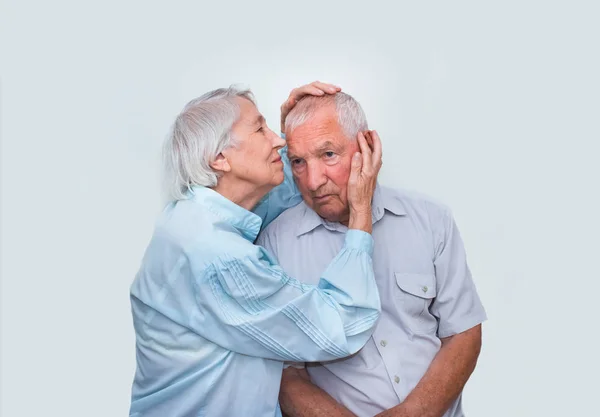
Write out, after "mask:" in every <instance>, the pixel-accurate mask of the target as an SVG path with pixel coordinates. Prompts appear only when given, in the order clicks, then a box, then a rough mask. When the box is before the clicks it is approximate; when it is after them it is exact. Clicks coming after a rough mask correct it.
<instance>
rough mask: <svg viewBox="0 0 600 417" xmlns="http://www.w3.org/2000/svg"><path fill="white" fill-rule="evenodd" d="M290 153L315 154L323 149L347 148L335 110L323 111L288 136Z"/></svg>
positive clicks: (346, 141)
mask: <svg viewBox="0 0 600 417" xmlns="http://www.w3.org/2000/svg"><path fill="white" fill-rule="evenodd" d="M287 144H288V149H289V152H290V153H314V152H318V151H320V150H321V149H322V148H323V147H335V148H342V149H343V148H346V147H347V146H349V145H350V144H351V141H350V140H348V138H347V137H346V135H345V133H344V131H343V129H342V127H341V126H340V124H339V122H338V118H337V114H336V113H335V111H334V110H331V111H329V110H327V109H323V111H319V112H317V113H316V114H315V115H314V116H312V117H310V118H309V119H308V120H306V121H305V122H304V123H302V124H301V125H300V126H298V127H296V128H295V129H294V130H293V131H292V132H290V133H289V134H288V136H287Z"/></svg>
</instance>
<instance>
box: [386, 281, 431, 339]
mask: <svg viewBox="0 0 600 417" xmlns="http://www.w3.org/2000/svg"><path fill="white" fill-rule="evenodd" d="M394 276H395V279H396V284H397V285H398V291H397V292H396V296H397V299H398V305H399V307H400V310H401V311H402V316H403V317H405V319H406V320H405V321H406V324H407V326H408V327H409V328H410V330H411V331H412V332H413V333H414V334H424V333H433V332H435V331H436V330H437V326H438V323H437V320H436V318H435V317H434V316H433V315H431V313H430V312H429V306H430V305H431V303H432V301H433V299H434V298H435V296H436V295H437V288H436V279H435V275H434V274H414V273H405V272H395V273H394Z"/></svg>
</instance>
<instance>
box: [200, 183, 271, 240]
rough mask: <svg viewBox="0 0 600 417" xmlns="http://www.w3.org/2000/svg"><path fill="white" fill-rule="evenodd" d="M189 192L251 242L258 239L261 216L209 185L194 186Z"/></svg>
mask: <svg viewBox="0 0 600 417" xmlns="http://www.w3.org/2000/svg"><path fill="white" fill-rule="evenodd" d="M188 193H189V195H190V199H191V200H193V201H194V202H196V203H199V204H201V205H202V206H203V207H205V208H206V209H208V210H209V211H210V212H211V213H213V214H214V215H216V216H217V217H219V218H220V219H222V220H223V221H225V222H226V223H228V224H230V225H231V226H233V227H234V228H235V229H236V230H238V231H239V232H240V233H241V234H242V235H243V236H244V238H246V239H247V240H249V241H251V242H254V240H256V236H258V232H259V230H260V226H261V224H262V219H261V218H260V217H259V216H257V215H256V214H254V213H252V212H251V211H248V210H246V209H245V208H243V207H241V206H238V205H237V204H235V203H234V202H233V201H231V200H229V199H227V198H225V197H223V196H222V195H221V194H219V193H218V192H216V191H214V190H212V189H210V188H207V187H202V186H193V187H192V188H191V189H190V190H189V191H188Z"/></svg>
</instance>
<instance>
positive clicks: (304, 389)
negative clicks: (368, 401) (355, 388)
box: [279, 367, 355, 417]
mask: <svg viewBox="0 0 600 417" xmlns="http://www.w3.org/2000/svg"><path fill="white" fill-rule="evenodd" d="M279 404H280V405H281V411H282V412H283V415H284V417H355V416H354V414H352V413H351V412H350V410H348V409H347V408H345V407H344V406H343V405H341V404H339V403H338V402H337V401H336V400H334V399H333V398H332V397H331V396H329V394H327V393H326V392H325V391H323V390H322V389H321V388H319V387H317V386H316V385H313V384H312V382H311V381H310V376H309V375H308V372H306V369H295V368H292V367H290V368H287V369H284V370H283V376H282V378H281V390H280V391H279Z"/></svg>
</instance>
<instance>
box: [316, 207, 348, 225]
mask: <svg viewBox="0 0 600 417" xmlns="http://www.w3.org/2000/svg"><path fill="white" fill-rule="evenodd" d="M313 210H315V212H316V213H317V214H318V215H319V216H320V217H322V218H323V219H325V220H327V221H328V222H332V223H334V222H339V221H340V219H341V218H342V216H343V214H344V213H343V211H340V210H336V209H335V208H334V207H327V204H325V205H323V206H320V207H315V208H314V209H313Z"/></svg>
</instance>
